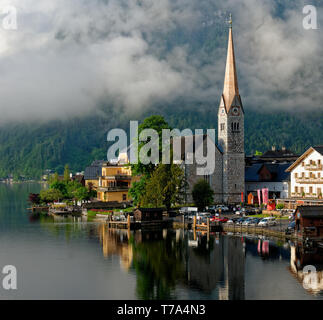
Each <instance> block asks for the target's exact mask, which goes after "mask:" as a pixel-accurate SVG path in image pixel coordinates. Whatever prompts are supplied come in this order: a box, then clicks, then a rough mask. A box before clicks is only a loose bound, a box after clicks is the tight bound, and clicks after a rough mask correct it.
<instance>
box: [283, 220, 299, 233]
mask: <svg viewBox="0 0 323 320" xmlns="http://www.w3.org/2000/svg"><path fill="white" fill-rule="evenodd" d="M295 226H296V221H295V220H294V221H292V222H291V223H290V224H288V226H287V228H286V230H285V234H291V233H293V232H294V231H295Z"/></svg>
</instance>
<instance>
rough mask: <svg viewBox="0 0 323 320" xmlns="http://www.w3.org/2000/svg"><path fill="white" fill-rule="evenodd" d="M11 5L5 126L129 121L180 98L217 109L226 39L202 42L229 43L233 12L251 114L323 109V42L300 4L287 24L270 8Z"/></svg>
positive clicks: (242, 4)
mask: <svg viewBox="0 0 323 320" xmlns="http://www.w3.org/2000/svg"><path fill="white" fill-rule="evenodd" d="M7 3H8V4H10V5H13V6H16V7H17V10H18V30H17V31H6V30H3V29H2V28H1V27H0V75H1V76H0V112H1V119H0V121H7V120H22V119H23V120H25V119H26V120H29V119H53V118H60V117H64V116H73V115H82V114H84V113H86V112H89V111H91V110H95V109H96V107H97V105H98V104H99V103H100V102H102V101H105V102H109V103H112V104H113V105H114V106H116V107H118V106H120V107H122V108H126V109H128V110H133V111H136V110H140V109H143V108H149V107H150V106H152V105H153V104H155V103H160V102H163V101H165V102H172V101H175V100H176V99H178V98H181V99H182V100H184V101H187V102H192V101H199V102H202V103H203V102H205V103H210V102H211V103H214V105H215V108H216V106H217V104H218V103H219V96H220V94H221V91H222V86H223V77H224V63H225V53H226V52H225V51H226V39H227V37H225V38H223V39H224V41H223V42H221V43H220V42H217V43H215V44H213V43H210V42H212V37H211V40H209V39H208V38H207V37H205V40H203V41H204V42H202V43H199V41H201V40H200V39H201V37H202V36H203V35H208V34H212V33H213V32H214V34H215V33H216V32H219V30H223V32H225V33H227V31H224V30H227V29H226V24H225V20H226V18H227V14H228V12H230V11H232V12H233V17H234V39H235V47H236V58H237V66H238V71H239V84H240V91H241V95H242V99H243V102H244V105H245V108H257V109H275V108H278V109H286V110H291V109H295V108H296V109H304V110H305V109H317V108H321V99H322V98H323V92H322V85H321V83H322V70H323V60H322V58H321V57H322V54H323V52H322V50H323V49H322V48H323V47H322V32H321V31H320V29H319V30H310V31H306V30H304V29H303V28H302V19H303V15H302V7H303V5H304V4H303V3H302V2H301V1H294V2H293V6H292V7H289V6H286V8H285V10H284V12H283V13H282V14H280V13H279V12H278V14H277V11H275V9H276V7H275V2H273V1H272V2H268V1H265V0H263V1H256V0H239V1H236V0H235V1H233V0H229V1H223V2H222V3H221V4H218V3H217V4H215V1H194V0H159V1H154V0H127V1H126V0H91V1H86V0H69V1H66V0H55V1H52V0H42V1H37V0H24V1H21V0H11V1H9V0H8V1H7ZM320 9H321V8H318V17H319V19H320V16H323V11H322V12H321V14H320ZM0 11H1V8H0ZM0 19H1V16H0ZM320 21H321V20H320ZM319 25H320V22H319ZM181 35H182V36H181ZM174 39H175V40H174ZM182 39H184V40H183V41H181V40H182ZM208 45H212V46H214V48H213V49H212V50H209V49H208ZM208 50H209V51H208ZM209 52H212V55H210V54H209Z"/></svg>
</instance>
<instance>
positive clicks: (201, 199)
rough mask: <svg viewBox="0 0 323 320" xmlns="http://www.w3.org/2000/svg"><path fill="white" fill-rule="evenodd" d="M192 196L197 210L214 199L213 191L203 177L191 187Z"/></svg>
mask: <svg viewBox="0 0 323 320" xmlns="http://www.w3.org/2000/svg"><path fill="white" fill-rule="evenodd" d="M192 197H193V201H194V203H195V205H196V206H197V207H198V208H199V210H203V209H204V208H205V207H206V206H209V205H210V204H212V203H213V201H214V192H213V190H212V189H211V187H210V185H209V184H208V183H207V182H206V181H205V180H203V179H201V180H199V181H198V182H197V183H196V184H195V185H194V187H193V190H192Z"/></svg>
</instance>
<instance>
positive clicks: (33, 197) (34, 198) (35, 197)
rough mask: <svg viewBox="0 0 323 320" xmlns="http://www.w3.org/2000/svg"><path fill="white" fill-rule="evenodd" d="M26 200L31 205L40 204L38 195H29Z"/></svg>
mask: <svg viewBox="0 0 323 320" xmlns="http://www.w3.org/2000/svg"><path fill="white" fill-rule="evenodd" d="M28 200H29V202H31V203H32V204H40V196H39V194H38V193H29V196H28Z"/></svg>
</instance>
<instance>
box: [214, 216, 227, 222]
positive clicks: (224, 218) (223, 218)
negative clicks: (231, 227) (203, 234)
mask: <svg viewBox="0 0 323 320" xmlns="http://www.w3.org/2000/svg"><path fill="white" fill-rule="evenodd" d="M228 220H229V219H228V218H227V217H215V219H214V221H219V222H227V221H228Z"/></svg>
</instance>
